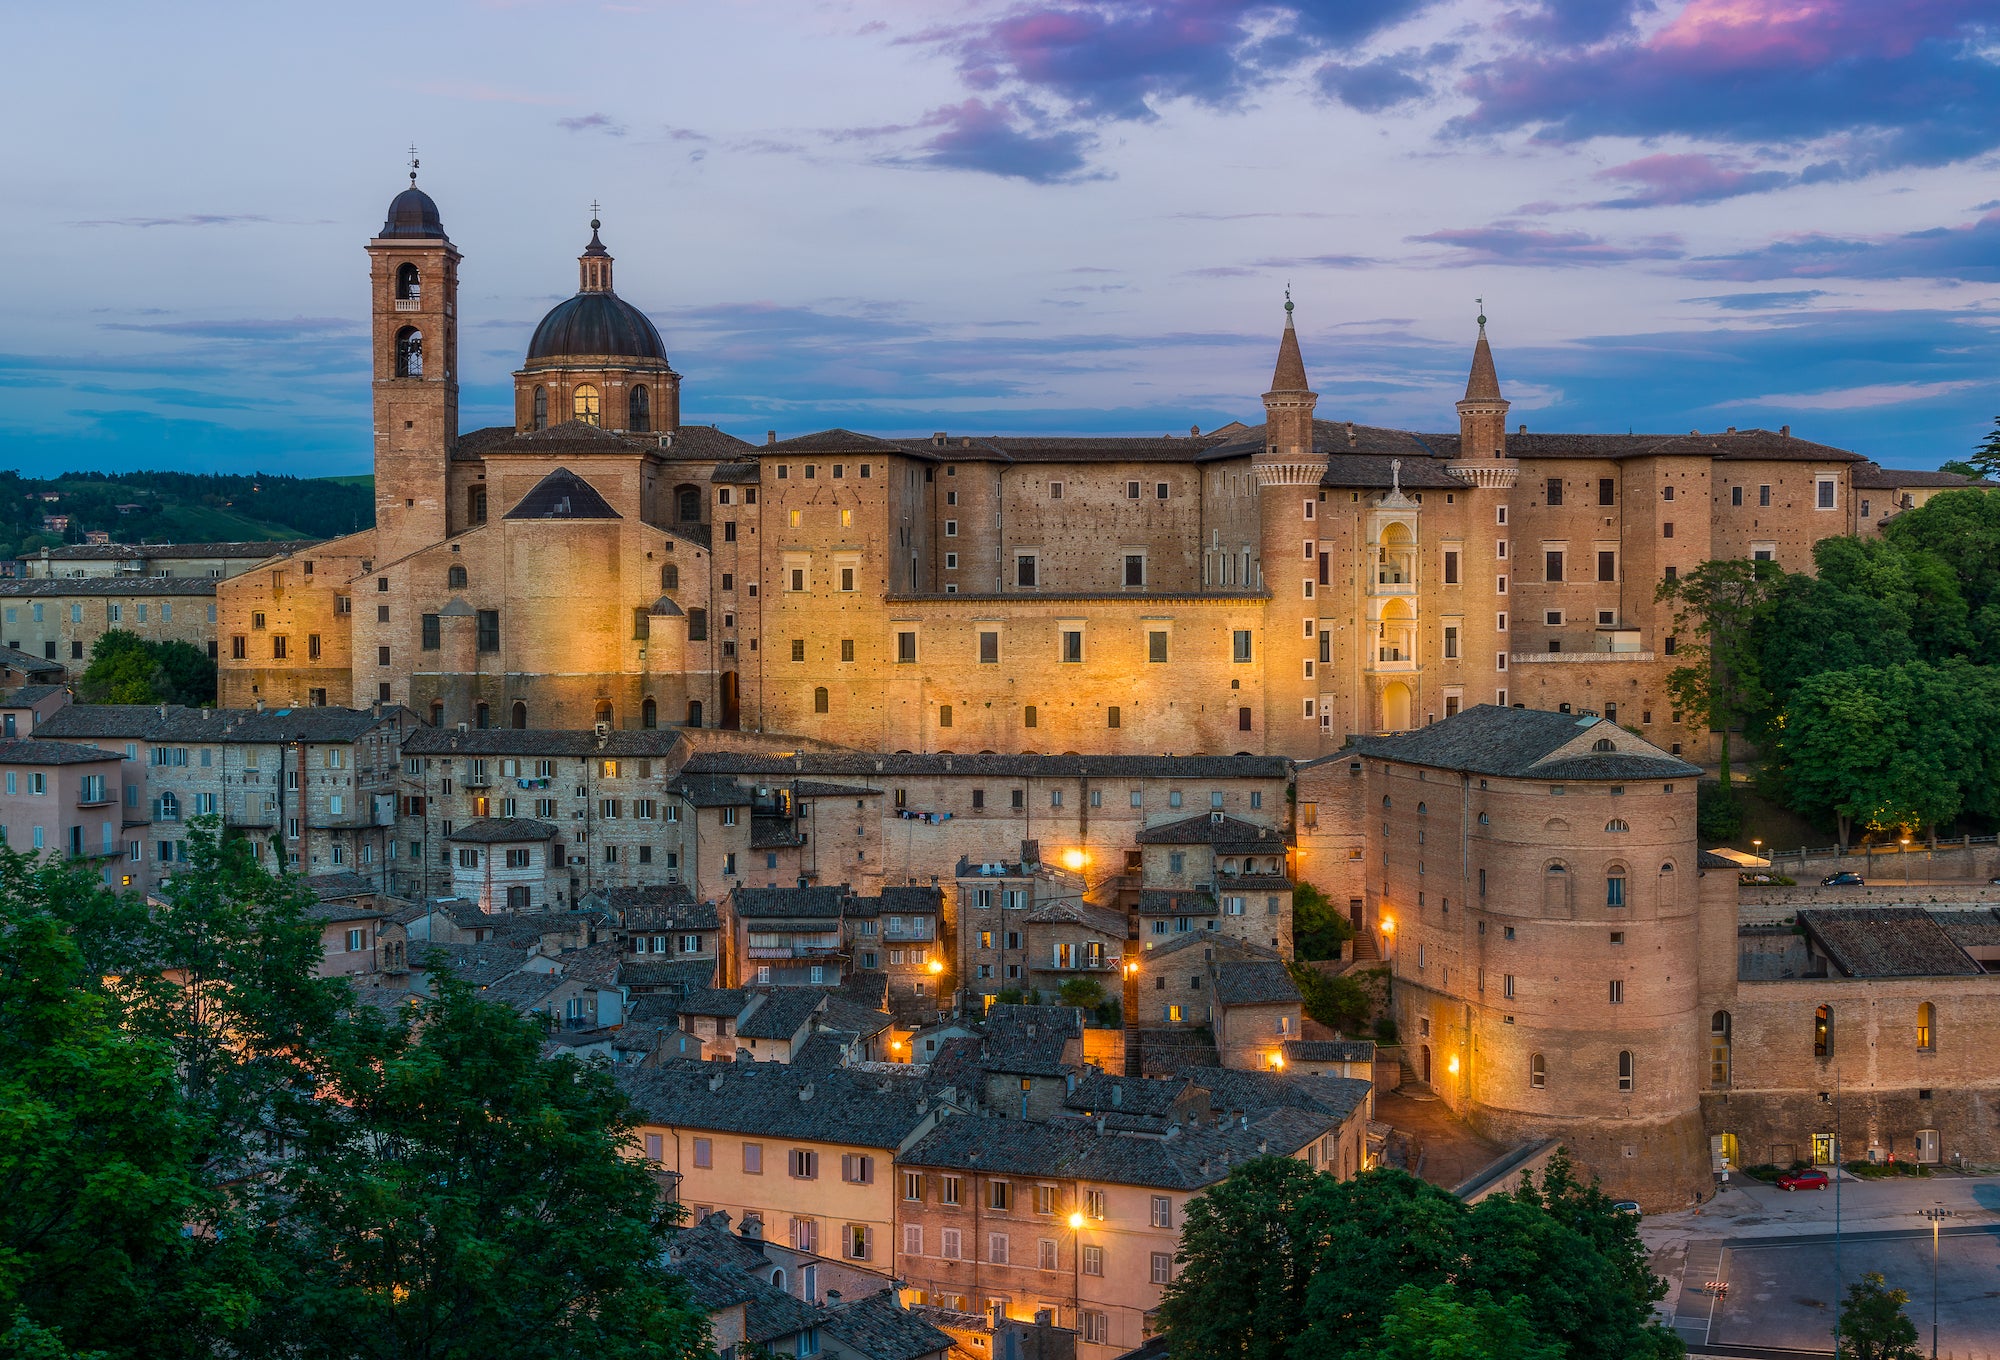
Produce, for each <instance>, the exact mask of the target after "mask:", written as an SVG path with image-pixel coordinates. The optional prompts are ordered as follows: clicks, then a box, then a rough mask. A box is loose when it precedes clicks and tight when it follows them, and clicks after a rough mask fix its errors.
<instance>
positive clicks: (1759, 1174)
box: [1743, 1162, 1784, 1183]
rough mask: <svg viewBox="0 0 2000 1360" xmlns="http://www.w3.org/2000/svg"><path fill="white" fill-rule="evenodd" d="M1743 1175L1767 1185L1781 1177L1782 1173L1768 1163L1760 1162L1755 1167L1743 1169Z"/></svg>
mask: <svg viewBox="0 0 2000 1360" xmlns="http://www.w3.org/2000/svg"><path fill="white" fill-rule="evenodd" d="M1743 1174H1744V1175H1746V1176H1748V1177H1750V1178H1751V1179H1752V1180H1759V1181H1765V1182H1767V1183H1768V1182H1771V1181H1775V1180H1777V1179H1778V1177H1779V1176H1781V1175H1783V1174H1784V1173H1783V1172H1781V1171H1780V1170H1779V1169H1778V1168H1777V1167H1775V1166H1773V1165H1772V1164H1771V1163H1769V1162H1760V1163H1759V1164H1758V1165H1756V1166H1746V1167H1744V1168H1743Z"/></svg>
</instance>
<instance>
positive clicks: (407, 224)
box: [382, 175, 444, 240]
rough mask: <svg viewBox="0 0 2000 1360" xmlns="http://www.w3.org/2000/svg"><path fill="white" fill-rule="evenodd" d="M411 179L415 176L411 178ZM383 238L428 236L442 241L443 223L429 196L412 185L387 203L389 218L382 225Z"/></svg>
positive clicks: (436, 206)
mask: <svg viewBox="0 0 2000 1360" xmlns="http://www.w3.org/2000/svg"><path fill="white" fill-rule="evenodd" d="M411 178H412V179H414V178H415V176H414V175H413V176H411ZM382 234H383V235H384V236H428V237H433V238H435V239H437V240H443V239H444V223H443V221H442V220H440V219H439V217H438V205H437V204H436V203H433V202H432V201H431V196H430V195H429V194H427V193H425V192H424V191H423V190H422V189H419V188H418V187H417V186H416V185H414V184H412V185H411V186H410V187H409V188H407V189H405V190H403V192H402V193H400V194H397V195H396V196H395V198H393V199H391V200H390V202H389V216H388V218H387V219H386V220H385V221H384V222H383V223H382Z"/></svg>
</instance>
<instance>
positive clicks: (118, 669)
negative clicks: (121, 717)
mask: <svg viewBox="0 0 2000 1360" xmlns="http://www.w3.org/2000/svg"><path fill="white" fill-rule="evenodd" d="M77 688H78V694H79V697H80V698H81V699H82V700H83V701H84V702H85V703H87V704H162V703H165V704H188V705H190V706H196V705H201V704H212V703H214V702H215V662H213V661H211V660H210V659H209V657H208V654H207V653H206V652H204V651H202V649H201V648H199V647H196V646H194V645H193V644H192V643H187V642H148V641H146V640H145V639H144V638H142V637H140V636H139V635H138V634H137V633H134V632H130V631H128V630H126V629H123V628H113V629H112V630H111V631H109V632H107V633H104V634H103V635H101V636H100V637H99V638H98V639H97V641H96V643H95V644H93V645H92V647H91V649H90V665H89V666H88V667H87V668H86V669H85V670H84V672H83V676H82V679H81V680H80V681H79V683H78V686H77Z"/></svg>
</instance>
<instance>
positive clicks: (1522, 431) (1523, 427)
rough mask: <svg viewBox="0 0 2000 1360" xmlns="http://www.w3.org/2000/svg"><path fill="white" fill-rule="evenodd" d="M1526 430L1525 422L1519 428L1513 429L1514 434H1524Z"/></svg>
mask: <svg viewBox="0 0 2000 1360" xmlns="http://www.w3.org/2000/svg"><path fill="white" fill-rule="evenodd" d="M1527 432H1528V427H1527V425H1526V424H1523V425H1522V426H1521V428H1520V429H1518V430H1516V431H1514V433H1515V434H1526V433H1527Z"/></svg>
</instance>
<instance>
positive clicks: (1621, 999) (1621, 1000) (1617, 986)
mask: <svg viewBox="0 0 2000 1360" xmlns="http://www.w3.org/2000/svg"><path fill="white" fill-rule="evenodd" d="M1611 1004H1612V1005H1614V1006H1622V1005H1624V1004H1625V984H1624V982H1623V981H1621V980H1619V979H1617V978H1613V979H1612V980H1611Z"/></svg>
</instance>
